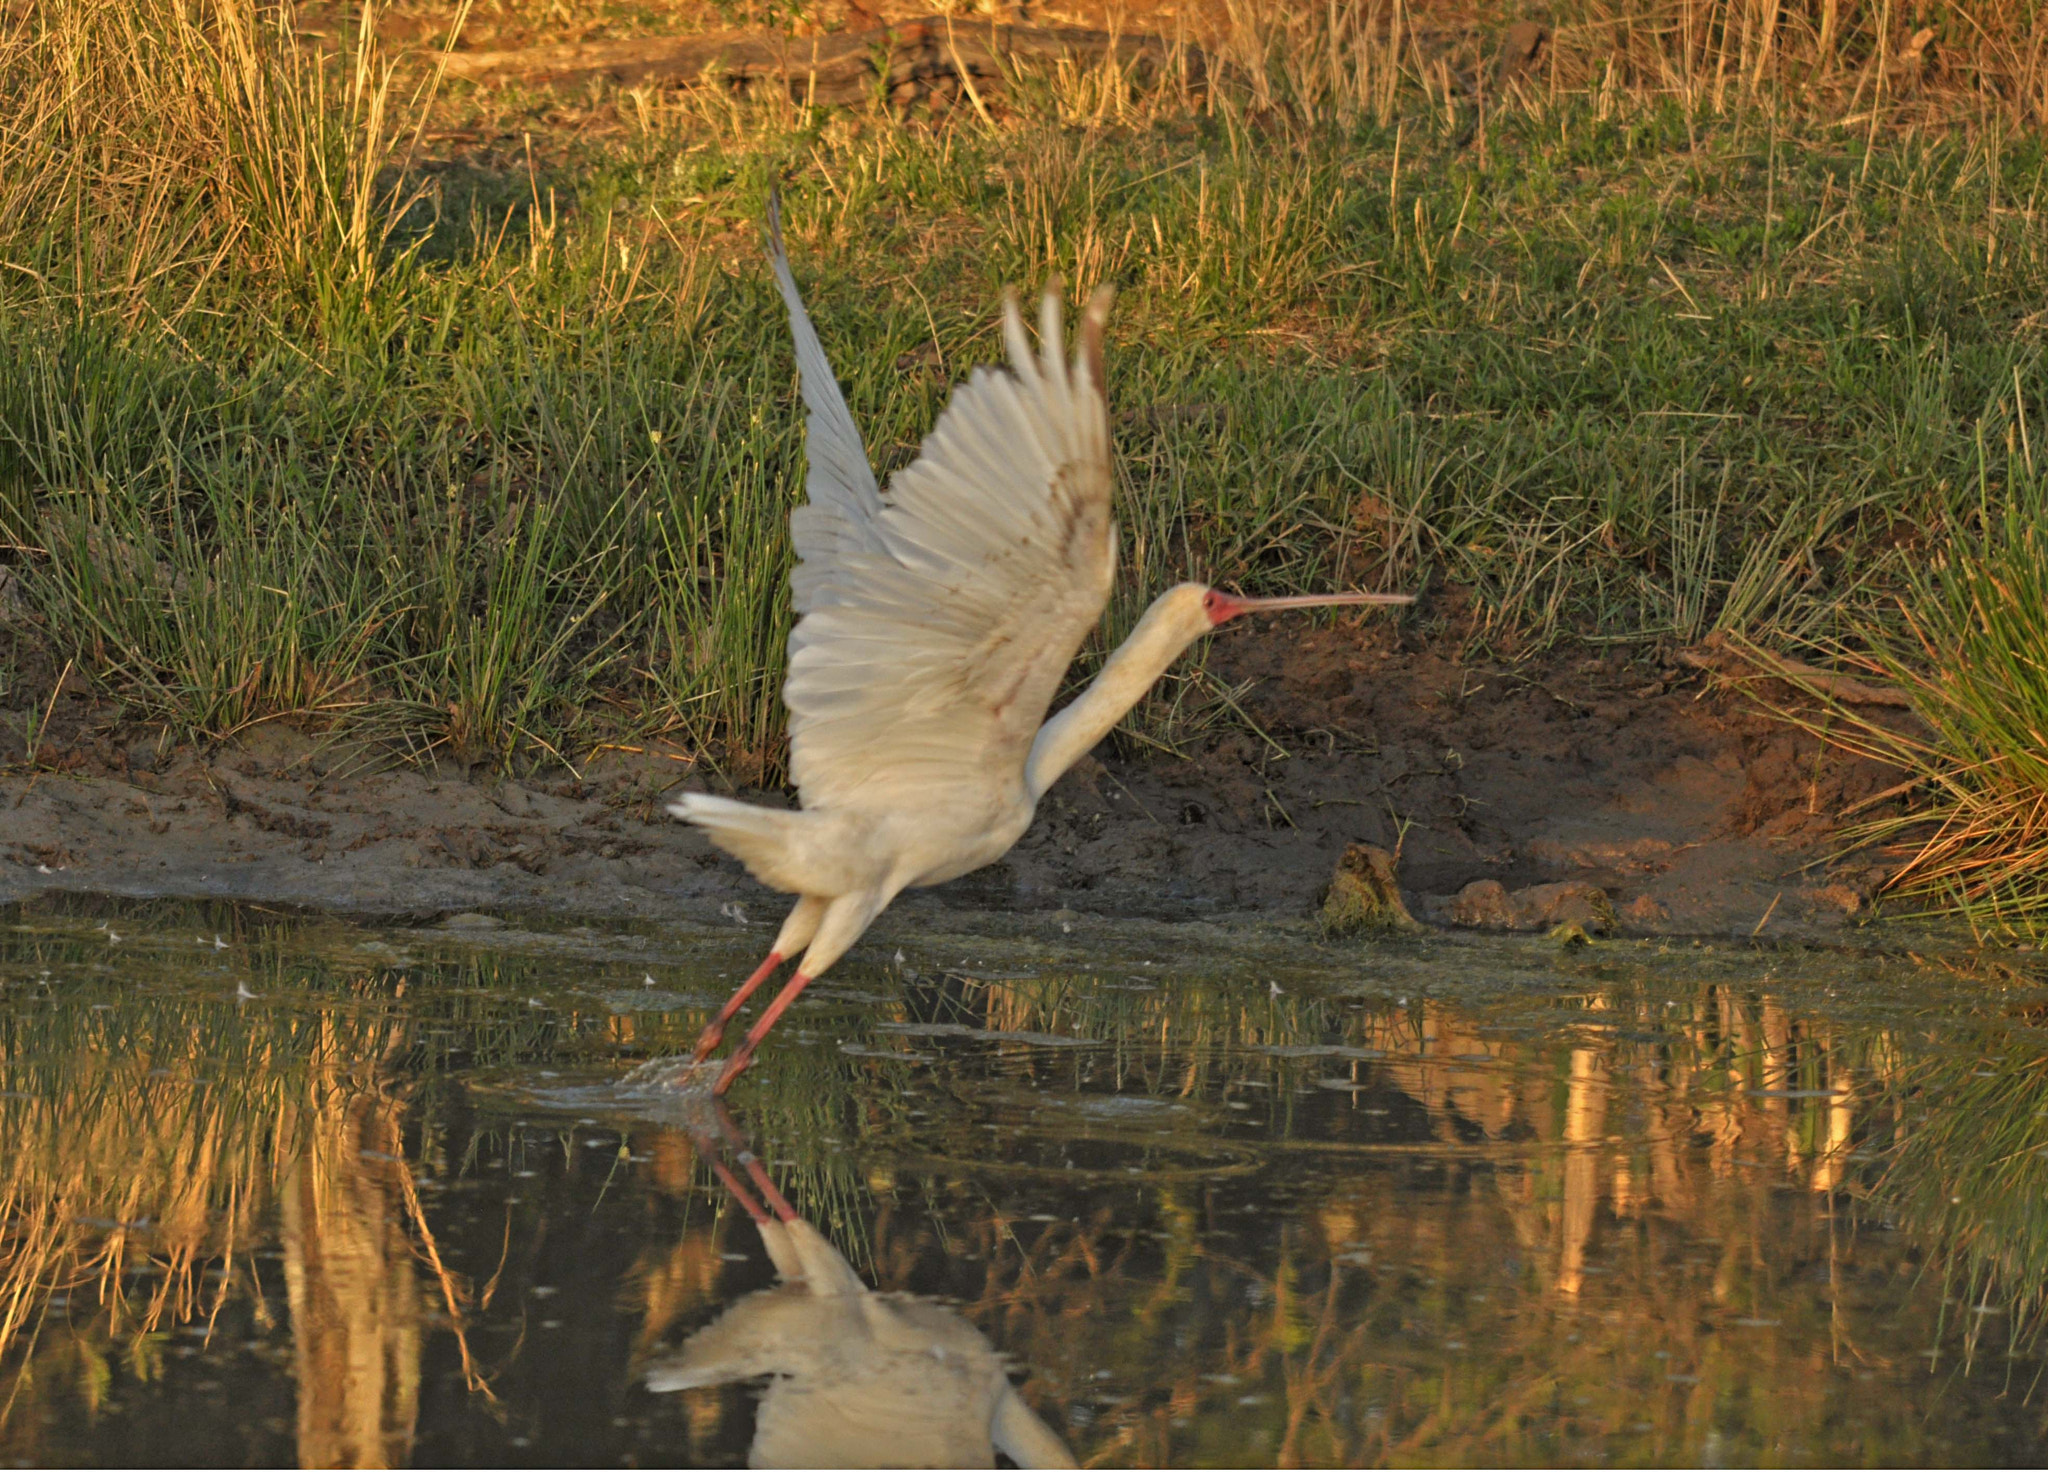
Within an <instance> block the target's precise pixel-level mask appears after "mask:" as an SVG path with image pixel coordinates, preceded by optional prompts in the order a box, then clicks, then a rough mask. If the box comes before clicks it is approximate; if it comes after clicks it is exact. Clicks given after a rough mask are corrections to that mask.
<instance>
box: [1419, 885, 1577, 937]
mask: <svg viewBox="0 0 2048 1475" xmlns="http://www.w3.org/2000/svg"><path fill="white" fill-rule="evenodd" d="M1446 914H1447V915H1448V916H1449V918H1450V920H1451V921H1452V923H1453V924H1455V925H1456V926H1459V927H1478V928H1484V929H1486V930H1489V931H1494V932H1539V931H1542V930H1543V929H1545V928H1551V927H1556V926H1559V925H1560V924H1563V923H1571V924H1573V925H1574V926H1577V927H1580V928H1582V929H1584V930H1585V931H1586V932H1588V933H1591V934H1593V935H1594V936H1599V935H1600V934H1603V933H1607V932H1612V931H1613V930H1614V926H1615V918H1614V905H1613V903H1612V902H1610V901H1608V899H1607V893H1606V892H1604V891H1602V890H1601V889H1600V888H1599V887H1598V886H1594V885H1592V884H1590V883H1588V882H1585V881H1552V882H1549V883H1547V884H1546V885H1542V886H1525V887H1523V888H1522V889H1521V890H1520V891H1509V890H1508V889H1507V888H1506V887H1505V886H1503V885H1501V884H1500V882H1498V881H1474V882H1473V883H1472V884H1471V885H1469V886H1467V887H1466V888H1465V889H1464V890H1463V891H1460V892H1459V893H1458V894H1457V895H1456V896H1454V897H1452V898H1451V904H1450V906H1449V907H1448V908H1447V909H1446Z"/></svg>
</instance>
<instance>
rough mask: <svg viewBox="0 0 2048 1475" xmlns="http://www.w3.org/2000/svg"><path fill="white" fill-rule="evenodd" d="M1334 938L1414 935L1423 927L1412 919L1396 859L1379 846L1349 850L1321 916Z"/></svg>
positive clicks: (1326, 898)
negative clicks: (1396, 870)
mask: <svg viewBox="0 0 2048 1475" xmlns="http://www.w3.org/2000/svg"><path fill="white" fill-rule="evenodd" d="M1317 915H1318V917H1319V918H1320V919H1321V921H1322V924H1323V931H1324V932H1325V933H1327V934H1328V935H1329V936H1331V937H1351V936H1355V935H1356V934H1358V933H1361V932H1413V931H1419V930H1421V927H1422V924H1421V923H1420V922H1417V921H1416V920H1415V918H1414V917H1412V916H1410V915H1409V912H1408V907H1407V905H1406V904H1405V903H1404V902H1403V901H1402V900H1401V886H1400V883H1399V882H1398V881H1397V880H1396V879H1395V876H1394V857H1393V856H1392V855H1390V854H1388V853H1387V852H1386V851H1384V850H1382V849H1381V848H1380V847H1379V846H1377V845H1351V846H1347V847H1346V848H1345V851H1344V855H1343V858H1342V859H1340V860H1339V861H1338V862H1337V871H1336V874H1335V875H1333V876H1332V877H1331V878H1330V889H1329V891H1328V892H1327V893H1326V894H1325V895H1324V897H1323V905H1322V910H1321V911H1320V912H1319V913H1318V914H1317Z"/></svg>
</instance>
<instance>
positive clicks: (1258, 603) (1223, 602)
mask: <svg viewBox="0 0 2048 1475" xmlns="http://www.w3.org/2000/svg"><path fill="white" fill-rule="evenodd" d="M1181 587H1182V588H1183V589H1188V590H1191V591H1194V594H1195V595H1197V596H1199V599H1200V604H1201V611H1202V617H1203V618H1204V619H1205V620H1206V621H1207V622H1208V625H1207V629H1209V630H1213V629H1215V628H1216V627H1217V626H1218V625H1221V624H1223V623H1224V622H1225V621H1228V620H1234V619H1236V618H1237V617H1238V616H1239V615H1252V614H1259V613H1262V612H1264V611H1267V610H1282V609H1319V608H1321V607H1322V606H1324V605H1326V604H1413V603H1414V602H1415V596H1414V595H1412V594H1368V593H1367V592H1366V591H1364V590H1363V589H1351V590H1346V591H1345V592H1344V593H1341V594H1282V595H1279V596H1277V597H1275V598H1271V599H1248V598H1246V597H1245V596H1244V595H1242V594H1231V593H1229V592H1227V591H1226V590H1222V589H1212V588H1210V587H1209V586H1208V585H1206V584H1183V585H1182V586H1181Z"/></svg>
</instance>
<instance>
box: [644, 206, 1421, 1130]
mask: <svg viewBox="0 0 2048 1475" xmlns="http://www.w3.org/2000/svg"><path fill="white" fill-rule="evenodd" d="M768 260H769V265H770V266H771V268H772V269H773V270H774V273H775V282H776V285H777V286H778V287H779V288H780V289H781V291H782V300H783V302H784V304H785V305H786V306H787V307H788V309H789V327H790V333H791V336H792V337H793V338H794V339H795V340H796V362H797V373H798V378H799V382H800V387H801V390H802V394H803V401H804V408H805V410H806V412H807V414H808V419H807V421H806V425H805V436H806V449H807V451H808V454H809V461H810V469H809V475H808V477H807V479H806V481H805V491H806V493H807V495H808V499H809V500H808V503H807V505H805V506H803V507H799V508H797V509H796V510H795V512H793V513H792V514H791V515H790V541H791V543H792V544H793V545H794V546H795V549H796V555H797V560H798V561H797V564H796V566H795V568H794V569H793V570H792V571H791V573H790V590H791V594H792V596H793V599H792V602H793V604H794V605H795V608H796V611H797V616H798V618H797V622H796V627H795V628H794V629H793V630H792V631H791V632H790V637H789V675H788V678H787V679H786V680H785V681H784V683H783V687H782V698H783V702H784V703H785V705H786V706H787V707H788V708H789V747H790V753H789V769H790V776H791V778H793V779H794V780H795V781H796V788H797V794H798V797H799V800H800V801H801V805H802V807H801V808H799V809H793V810H790V809H765V808H762V807H761V806H759V805H754V804H746V803H742V802H741V801H739V800H737V799H728V798H723V797H721V796H719V795H715V794H685V795H682V796H681V797H680V798H679V799H678V800H677V801H676V802H675V803H674V804H671V805H670V806H669V813H671V814H673V815H675V816H676V817H677V818H679V819H683V820H686V821H688V822H689V823H690V824H693V825H696V826H698V827H699V828H701V829H702V830H704V831H705V832H706V834H708V835H709V836H710V838H711V841H712V843H713V844H715V845H717V846H719V847H720V848H721V849H723V850H725V851H727V852H728V853H729V854H731V855H733V856H735V857H737V858H738V859H739V860H740V861H741V863H742V864H744V865H745V866H746V868H747V870H748V871H749V872H751V873H752V874H753V876H754V878H755V879H756V880H758V881H760V882H761V883H762V884H763V885H766V886H772V887H774V888H775V889H776V890H778V891H787V892H791V893H794V894H795V895H796V896H797V898H798V901H797V904H796V906H795V907H794V908H792V909H791V911H790V913H789V917H788V919H787V920H786V921H784V922H783V924H782V930H781V931H780V932H779V933H778V934H777V935H776V938H775V945H774V946H773V947H772V948H770V949H769V952H768V956H767V958H765V959H764V960H763V961H762V963H761V966H760V967H758V968H756V969H755V970H754V971H753V973H752V974H750V975H749V976H748V977H747V980H746V982H744V983H742V984H741V985H740V986H739V988H738V989H737V990H736V991H735V992H734V994H733V996H732V997H731V998H730V999H728V1000H727V1001H726V1004H725V1007H724V1008H722V1009H720V1010H719V1011H718V1015H717V1017H716V1018H714V1019H713V1020H712V1021H711V1023H710V1024H708V1025H706V1026H705V1028H704V1032H703V1034H702V1036H701V1037H700V1038H699V1039H698V1042H697V1049H696V1055H695V1059H696V1060H697V1061H698V1062H699V1063H701V1062H703V1061H704V1060H705V1059H706V1058H707V1057H708V1056H709V1055H710V1054H711V1052H712V1051H714V1050H716V1049H717V1048H718V1044H719V1042H720V1040H721V1039H723V1038H724V1034H725V1028H726V1026H727V1024H729V1023H730V1022H731V1020H732V1018H733V1016H734V1015H735V1014H737V1013H738V1012H739V1010H740V1008H741V1006H742V1005H744V1004H745V1003H746V1001H747V999H748V998H749V997H750V996H751V995H752V994H753V992H754V991H755V990H756V989H758V988H759V987H760V986H761V985H762V984H763V983H764V982H766V981H767V980H768V978H769V977H771V976H772V975H773V974H774V973H775V971H776V969H778V968H779V967H781V965H782V964H783V962H784V961H785V960H787V959H788V958H790V957H791V956H793V955H794V954H795V953H796V952H797V951H798V950H799V949H803V950H804V952H803V957H802V958H801V960H800V961H799V962H798V964H797V968H796V972H795V974H794V975H793V976H792V977H791V978H790V980H789V982H788V983H787V984H785V985H784V986H783V989H782V991H781V992H780V993H779V994H777V995H776V996H775V999H774V1002H772V1003H771V1004H769V1006H768V1007H767V1008H766V1009H765V1010H763V1011H762V1013H761V1017H760V1018H759V1019H758V1020H757V1021H756V1022H755V1024H754V1026H753V1028H752V1029H751V1030H749V1031H748V1032H747V1036H746V1040H745V1042H744V1043H743V1044H741V1045H740V1047H739V1048H738V1049H737V1050H735V1051H734V1052H733V1053H732V1056H731V1058H730V1059H729V1060H727V1062H726V1064H725V1068H724V1069H723V1071H721V1072H720V1074H719V1076H718V1079H717V1083H716V1084H715V1086H714V1087H713V1091H714V1092H715V1093H717V1094H723V1093H724V1091H725V1090H726V1089H727V1088H728V1087H729V1086H731V1084H732V1083H733V1080H734V1079H735V1078H736V1077H737V1076H738V1075H739V1074H740V1072H741V1071H743V1070H745V1069H746V1068H747V1065H748V1063H749V1062H750V1061H751V1060H752V1059H753V1055H754V1051H755V1050H756V1049H757V1048H759V1046H760V1043H761V1040H762V1038H763V1037H764V1036H766V1035H767V1033H768V1032H769V1031H770V1030H771V1029H773V1028H774V1027H775V1023H776V1021H777V1020H779V1019H780V1018H782V1016H783V1014H784V1013H785V1012H786V1011H787V1010H788V1009H789V1006H790V1005H791V1004H793V1003H794V1002H796V998H797V995H799V994H801V993H802V992H803V991H804V988H805V986H806V985H808V984H809V983H810V982H811V981H812V980H813V979H815V978H816V977H817V976H818V975H819V974H821V973H823V972H824V971H825V970H826V969H827V968H829V967H831V966H832V964H833V963H835V962H837V961H838V960H839V958H840V957H841V956H842V955H843V954H844V953H845V952H846V950H847V949H848V948H849V947H851V946H852V945H853V943H854V941H855V940H856V939H857V938H858V937H859V936H860V935H861V933H863V932H865V931H866V930H867V928H868V924H869V923H871V922H873V921H874V920H875V918H876V916H878V915H879V914H880V913H881V911H882V909H883V908H884V907H886V906H888V904H889V903H890V902H891V901H893V900H894V899H895V898H896V896H897V894H898V893H899V892H901V891H903V890H904V889H906V888H908V887H912V886H936V885H938V884H939V883H940V882H942V881H950V880H952V879H953V878H954V877H956V876H963V875H965V874H967V872H969V871H972V870H976V869H978V868H980V867H982V866H985V865H988V864H989V863H990V862H992V861H994V860H996V859H998V858H999V857H1001V856H1002V855H1003V854H1004V853H1005V852H1006V851H1008V850H1009V848H1010V847H1011V846H1012V845H1014V844H1016V843H1017V841H1018V840H1019V839H1020V838H1021V837H1022V836H1023V834H1024V831H1025V830H1026V829H1028V828H1029V827H1030V824H1031V818H1032V815H1033V814H1034V813H1035V812H1036V810H1037V807H1038V801H1039V800H1040V799H1041V798H1042V797H1044V794H1045V791H1046V790H1047V789H1049V788H1051V787H1052V784H1053V781H1054V780H1055V779H1057V778H1058V777H1059V776H1060V775H1061V774H1063V773H1065V772H1066V771H1067V769H1068V768H1069V767H1071V766H1072V765H1073V764H1074V763H1075V762H1076V761H1077V760H1078V759H1080V758H1081V757H1082V756H1083V755H1085V754H1086V753H1087V752H1088V750H1089V749H1091V748H1093V747H1094V746H1095V745H1096V744H1097V743H1098V742H1100V741H1101V740H1102V739H1103V738H1104V737H1105V736H1106V735H1107V734H1108V733H1109V730H1110V729H1111V728H1113V727H1115V726H1116V724H1117V722H1118V721H1119V720H1120V719H1121V718H1122V717H1123V715H1124V714H1125V713H1126V712H1128V711H1129V710H1130V709H1131V708H1132V707H1133V706H1134V705H1135V704H1136V703H1137V702H1138V700H1139V698H1141V697H1143V696H1144V694H1145V693H1146V691H1147V690H1149V689H1150V687H1151V686H1152V683H1153V682H1155V681H1157V680H1158V679H1159V678H1160V677H1161V676H1162V675H1164V674H1165V672H1166V668H1167V667H1169V666H1171V665H1172V664H1173V663H1174V661H1175V660H1176V659H1177V658H1178V657H1179V656H1180V654H1181V652H1182V651H1184V650H1186V649H1187V648H1188V646H1190V645H1192V644H1193V643H1194V642H1195V641H1196V640H1198V639H1199V638H1201V637H1202V636H1204V635H1207V634H1208V633H1209V632H1210V631H1212V630H1214V629H1216V628H1217V627H1218V626H1219V625H1222V624H1224V623H1225V622H1226V621H1229V620H1235V619H1239V618H1241V617H1243V616H1244V615H1247V614H1252V613H1256V612H1259V611H1264V610H1287V609H1308V608H1312V607H1316V606H1320V605H1334V604H1406V603H1408V602H1409V601H1410V599H1411V597H1412V596H1409V595H1405V594H1371V593H1364V592H1359V591H1354V592H1349V593H1341V594H1304V595H1286V596H1282V597H1279V598H1272V599H1248V598H1245V597H1244V596H1242V595H1238V594H1231V593H1227V592H1226V591H1224V590H1222V589H1212V588H1210V587H1209V586H1207V585H1205V584H1192V583H1190V584H1176V585H1175V586H1174V587H1173V588H1171V589H1168V590H1167V591H1166V592H1165V593H1164V594H1161V595H1160V596H1159V597H1158V598H1157V599H1155V600H1154V601H1153V602H1152V605H1151V607H1150V608H1149V609H1147V610H1146V611H1145V613H1144V616H1143V617H1142V618H1141V619H1140V620H1139V621H1138V624H1137V627H1136V628H1135V629H1133V630H1132V631H1131V633H1130V637H1129V638H1128V639H1126V640H1125V641H1124V643H1123V644H1122V645H1120V646H1118V647H1117V648H1116V650H1115V651H1114V652H1113V653H1112V654H1111V655H1110V657H1109V659H1108V660H1107V661H1105V662H1104V663H1103V666H1102V670H1101V672H1100V674H1098V675H1097V676H1096V678H1095V680H1094V681H1093V682H1091V683H1090V684H1089V686H1088V688H1087V689H1086V690H1085V691H1083V692H1082V693H1081V694H1080V695H1079V696H1077V697H1076V698H1074V700H1073V701H1071V702H1069V703H1068V704H1067V705H1066V706H1065V707H1064V708H1062V709H1061V711H1060V712H1059V714H1058V715H1057V716H1055V717H1053V718H1052V719H1051V720H1049V721H1046V720H1044V719H1045V713H1046V709H1047V708H1048V707H1049V706H1050V705H1051V704H1052V699H1053V697H1054V695H1055V694H1056V693H1057V691H1058V690H1059V685H1060V682H1061V680H1062V678H1064V677H1065V675H1066V671H1067V666H1068V664H1069V663H1070V662H1071V661H1072V660H1073V659H1074V655H1075V653H1076V652H1077V651H1079V650H1080V648H1081V642H1082V641H1083V640H1084V639H1086V638H1087V635H1088V632H1089V631H1090V630H1092V629H1093V628H1094V627H1095V622H1096V620H1097V618H1098V617H1099V616H1100V615H1101V613H1102V607H1103V605H1104V604H1105V603H1106V602H1107V601H1108V599H1109V590H1110V583H1111V581H1112V580H1113V579H1114V578H1115V576H1116V561H1117V532H1116V524H1115V522H1114V521H1113V520H1112V519H1111V514H1110V489H1111V484H1112V473H1111V469H1110V439H1109V412H1108V407H1107V405H1106V404H1105V403H1104V400H1103V374H1102V333H1103V326H1104V324H1105V322H1106V321H1107V320H1108V315H1109V301H1110V291H1109V289H1108V288H1106V287H1105V288H1102V289H1101V290H1099V291H1097V292H1096V294H1095V296H1094V298H1093V299H1092V300H1091V301H1090V302H1089V304H1088V308H1087V310H1086V312H1085V313H1084V314H1083V315H1082V318H1081V342H1080V349H1079V352H1077V353H1076V354H1075V355H1074V357H1073V359H1072V360H1071V361H1069V360H1068V359H1067V357H1066V352H1065V348H1064V346H1063V344H1062V341H1061V330H1060V319H1061V308H1060V295H1059V286H1058V283H1057V282H1055V283H1053V284H1052V285H1050V286H1049V287H1048V288H1047V290H1046V292H1045V295H1044V297H1043V299H1042V300H1041V302H1040V304H1039V334H1038V337H1039V347H1038V351H1037V352H1036V353H1033V352H1032V349H1031V344H1030V341H1029V340H1028V339H1027V338H1026V337H1025V333H1024V322H1023V319H1022V317H1021V316H1020V314H1019V313H1018V310H1017V300H1016V297H1015V295H1014V294H1009V293H1006V294H1005V298H1004V304H1003V338H1004V342H1005V344H1006V345H1007V347H1008V349H1009V356H1010V363H1009V366H1008V368H979V369H976V370H975V371H974V372H973V374H972V375H970V376H969V377H968V380H967V382H966V383H965V384H963V385H961V386H960V387H959V388H958V389H956V390H955V391H954V392H953V397H952V400H951V402H950V403H949V404H948V405H947V406H946V409H945V412H944V413H943V414H941V415H940V416H939V421H938V424H937V425H936V426H934V427H933V429H932V433H931V434H930V436H928V437H927V438H926V440H925V442H924V446H923V448H922V450H921V452H920V454H919V455H918V458H917V460H916V461H914V462H912V463H911V464H910V465H909V466H907V467H905V468H904V469H903V470H901V471H899V472H897V473H896V475H895V476H894V477H893V478H892V479H891V481H890V483H889V492H888V495H887V496H884V495H883V494H882V493H881V491H880V490H879V489H878V488H877V486H876V484H875V476H874V472H873V471H872V470H871V469H870V466H869V463H868V456H867V450H866V448H865V447H864V446H863V445H862V443H861V438H860V432H859V431H858V430H857V429H855V427H854V423H853V416H852V414H851V412H849V411H848V409H847V407H846V400H845V398H844V397H843V396H842V395H841V394H840V392H839V382H838V380H837V379H836V378H835V377H834V376H833V373H832V365H831V364H830V363H829V362H828V361H827V360H826V358H825V350H824V348H823V346H822V345H821V344H820V343H819V342H818V334H817V330H816V329H815V328H813V327H812V326H811V319H810V315H809V314H808V313H807V312H805V310H804V304H803V298H802V297H801V296H800V295H799V294H798V292H797V289H796V279H795V278H794V277H792V276H791V275H790V270H789V257H788V255H787V253H786V252H785V251H784V250H783V246H782V222H781V210H780V207H779V205H778V203H777V201H776V200H775V199H774V198H773V197H771V198H770V199H769V202H768Z"/></svg>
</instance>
